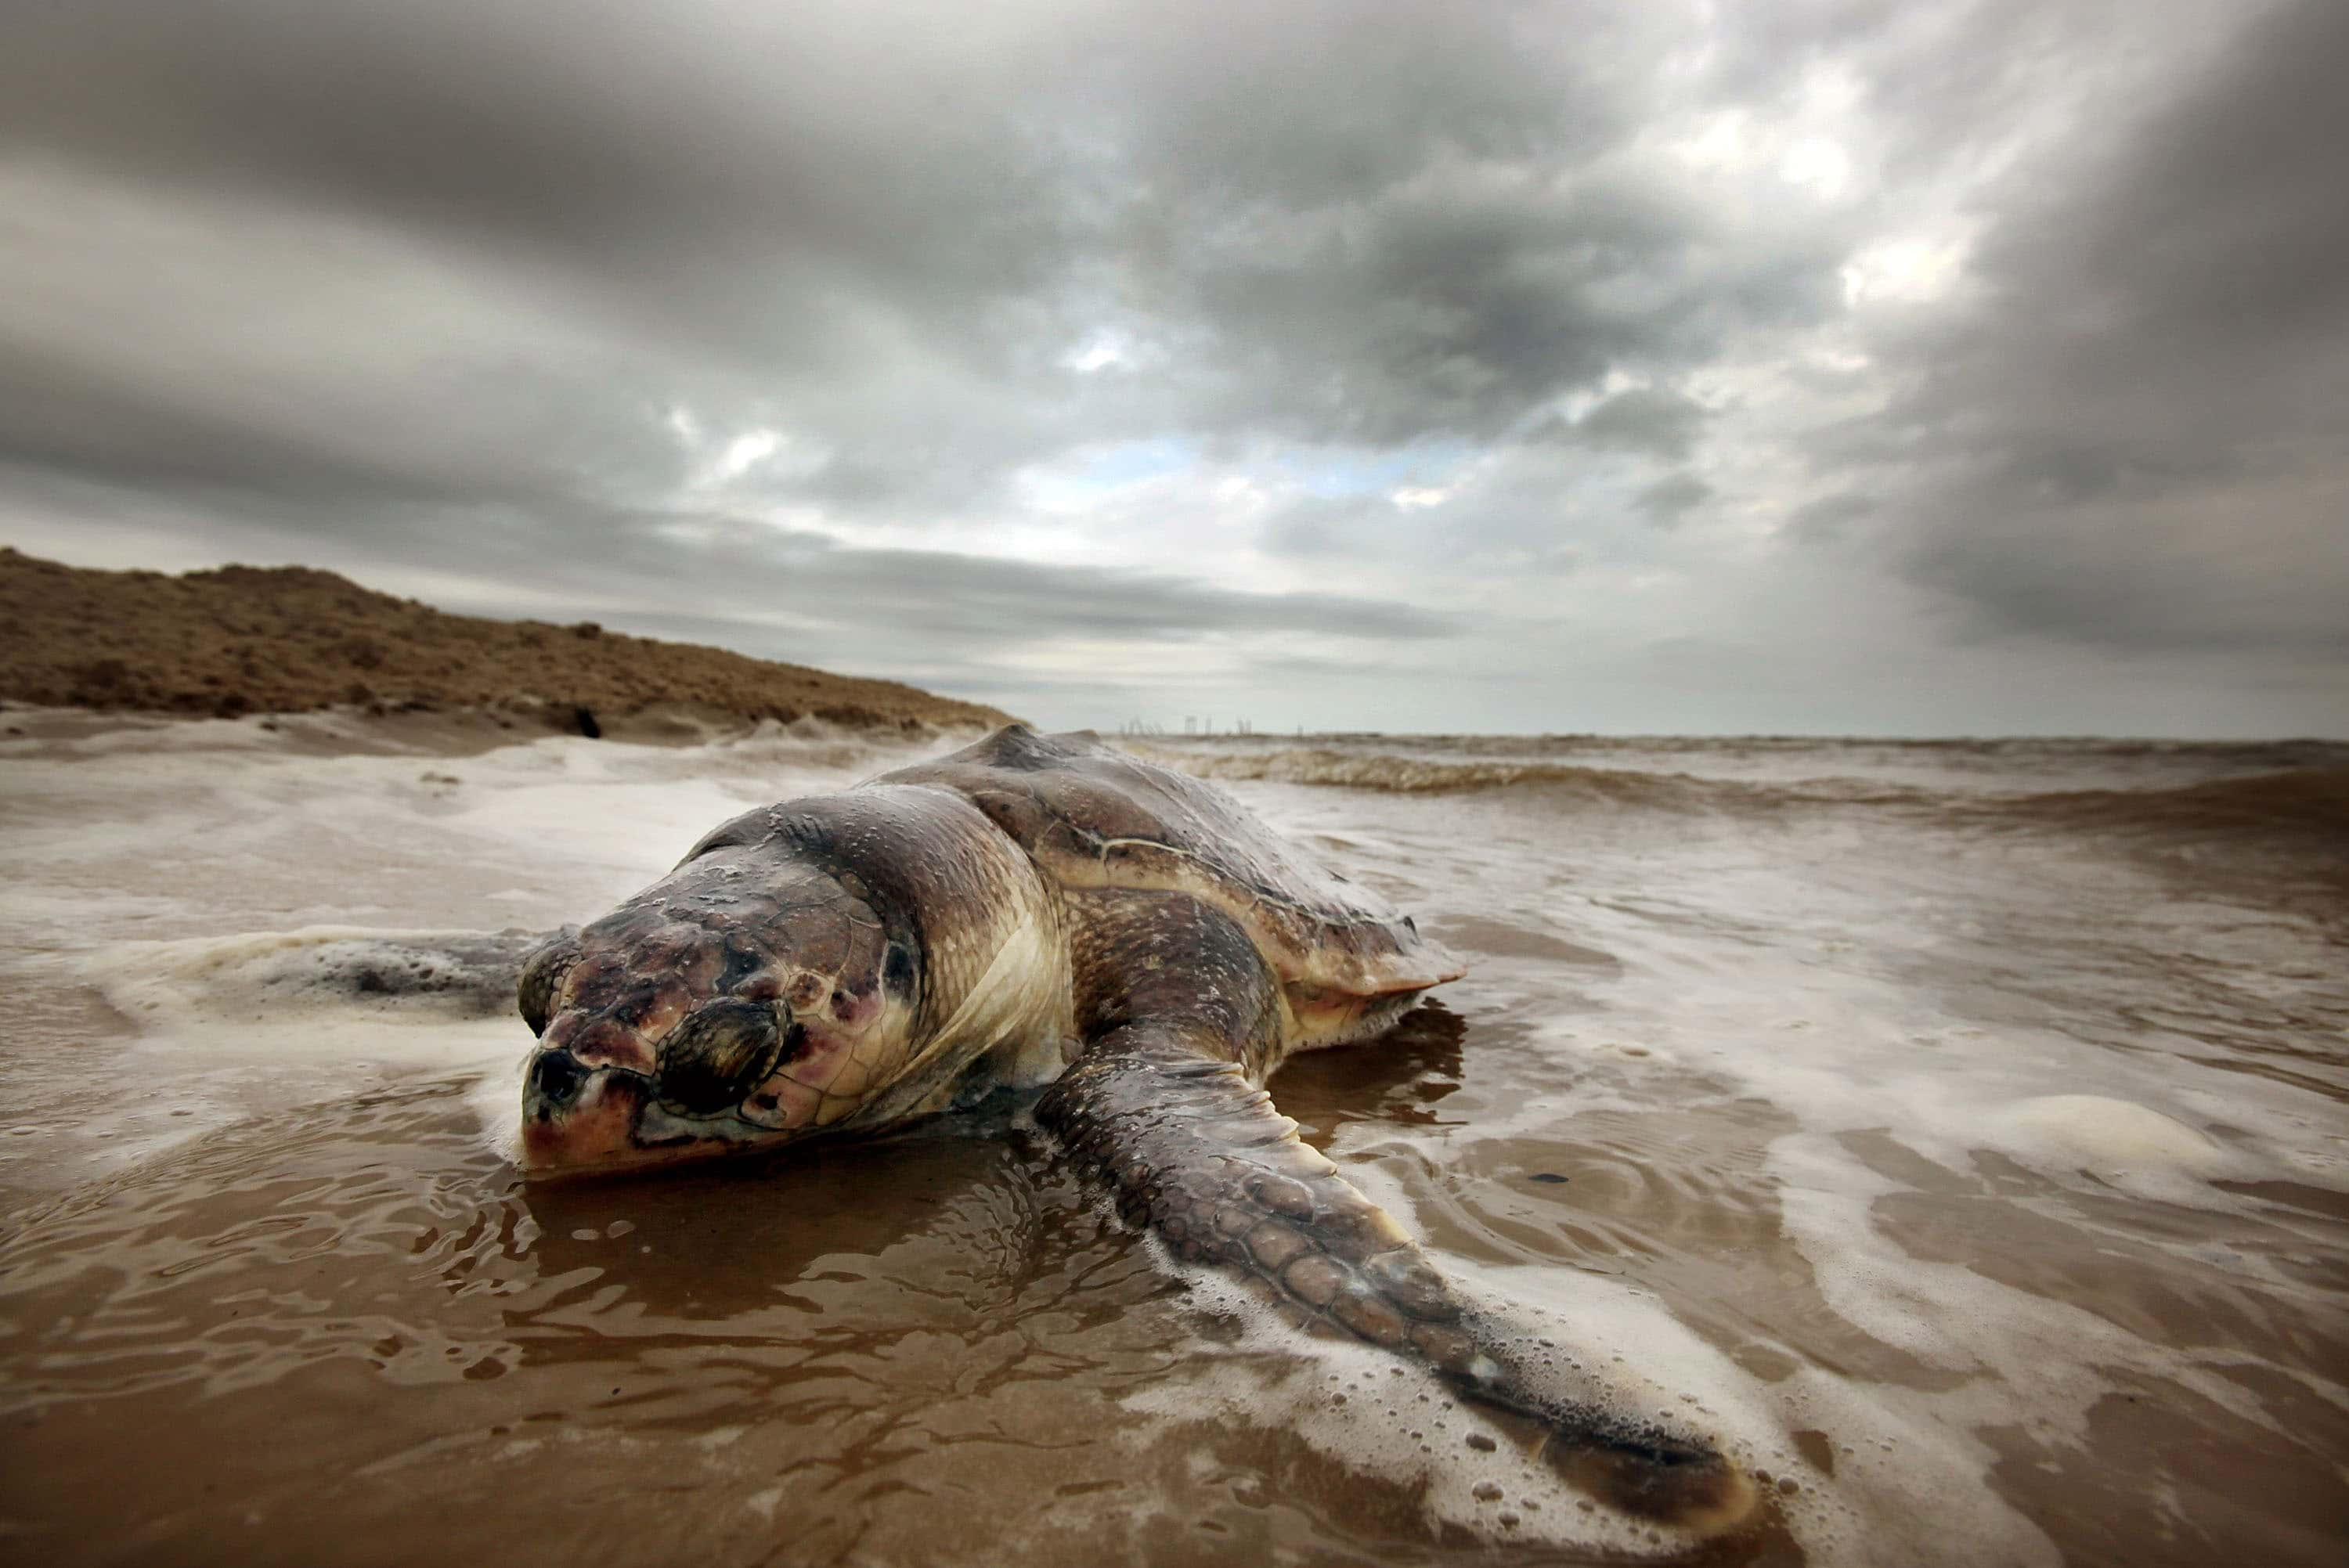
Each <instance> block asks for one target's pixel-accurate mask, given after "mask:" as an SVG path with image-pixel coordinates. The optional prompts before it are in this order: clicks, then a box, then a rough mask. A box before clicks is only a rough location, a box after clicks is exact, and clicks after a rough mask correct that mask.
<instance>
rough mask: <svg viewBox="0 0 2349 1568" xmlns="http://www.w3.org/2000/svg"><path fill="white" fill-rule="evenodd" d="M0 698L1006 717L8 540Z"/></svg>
mask: <svg viewBox="0 0 2349 1568" xmlns="http://www.w3.org/2000/svg"><path fill="white" fill-rule="evenodd" d="M0 699H5V700H7V701H11V702H17V703H26V704H32V705H36V706H40V707H85V708H95V709H100V710H106V711H143V712H152V713H167V714H183V715H189V716H207V717H236V716H238V715H242V714H248V713H306V712H312V711H316V710H317V709H321V708H328V707H354V708H357V709H361V710H363V711H366V712H368V713H371V714H374V715H377V716H383V715H387V714H397V713H409V714H413V713H419V712H450V711H453V710H458V709H476V710H481V711H484V712H487V713H491V714H494V715H498V716H500V717H501V718H502V721H504V722H508V723H512V724H515V725H518V726H523V727H546V728H555V729H580V730H585V731H586V732H588V733H597V732H601V731H603V730H606V729H611V728H612V727H613V726H614V725H615V724H617V725H618V726H619V727H620V730H619V731H617V732H616V733H619V732H626V731H628V730H631V729H643V728H647V727H657V724H658V723H661V722H669V723H676V722H679V721H685V720H700V721H703V722H709V721H717V722H721V723H722V722H728V721H738V722H746V723H747V722H756V721H759V720H761V719H775V720H781V721H782V722H785V723H789V722H791V721H792V720H795V719H801V718H815V719H820V720H823V721H825V722H827V723H831V724H836V725H842V726H846V727H854V728H860V729H895V730H912V729H919V728H926V727H936V728H963V727H990V728H991V727H994V726H996V725H999V724H1002V723H1004V722H1006V721H1007V717H1008V716H1007V715H1005V714H1003V713H1001V712H999V711H998V710H997V709H995V708H991V707H984V706H982V705H979V704H977V703H967V702H957V701H955V700H953V699H952V698H948V697H941V696H933V695H932V694H930V693H928V692H926V691H922V690H919V689H917V688H916V687H914V686H902V685H899V684H898V683H896V682H895V681H881V680H864V679H859V678H856V677H854V676H838V675H833V674H829V673H827V672H825V671H823V670H818V669H811V668H809V667H807V666H805V665H787V664H779V663H775V662H772V661H770V660H766V659H754V658H750V657H748V656H747V655H741V654H735V653H730V652H727V651H726V650H724V649H722V648H711V647H703V646H698V645H693V644H689V643H671V642H663V641H658V640H657V639H654V638H650V637H636V636H629V635H627V634H623V633H618V632H611V631H606V630H605V629H603V628H602V627H601V626H598V625H596V624H595V623H593V622H580V623H578V624H573V625H567V626H564V625H555V624H551V623H548V622H544V621H494V620H489V619H485V618H483V617H481V616H474V615H454V614H448V613H446V612H444V611H440V610H435V609H433V608H431V607H430V606H429V605H427V604H424V603H419V602H418V601H416V600H413V599H400V598H397V597H395V596H393V595H391V594H388V593H377V592H375V591H374V590H372V589H367V588H363V587H361V586H359V585H358V584H357V583H353V582H351V581H350V580H349V579H348V578H346V577H341V576H337V575H336V574H335V573H331V572H322V571H317V570H315V569H313V568H309V567H302V566H280V567H254V566H223V567H220V568H218V569H216V570H212V571H203V572H189V573H181V574H180V575H177V576H173V575H171V574H169V573H160V572H107V571H98V570H92V569H88V568H82V567H73V566H66V565H62V564H60V563H58V562H52V561H43V560H39V559H36V558H35V557H33V556H29V555H26V554H25V553H23V552H20V551H16V550H14V549H9V548H6V547H0ZM631 720H634V721H636V722H635V723H633V724H632V723H631V722H630V721H631ZM632 738H633V737H632Z"/></svg>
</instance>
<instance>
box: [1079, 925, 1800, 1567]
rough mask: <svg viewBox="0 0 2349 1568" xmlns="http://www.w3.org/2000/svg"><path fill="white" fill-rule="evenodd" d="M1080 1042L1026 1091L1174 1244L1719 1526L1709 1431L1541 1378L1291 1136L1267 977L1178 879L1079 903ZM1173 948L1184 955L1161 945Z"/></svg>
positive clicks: (1291, 1309)
mask: <svg viewBox="0 0 2349 1568" xmlns="http://www.w3.org/2000/svg"><path fill="white" fill-rule="evenodd" d="M1081 914H1082V918H1081V920H1080V921H1079V923H1078V925H1077V936H1076V953H1075V957H1076V960H1077V964H1076V978H1077V983H1078V1003H1079V1006H1078V1018H1079V1022H1080V1025H1081V1027H1083V1028H1084V1029H1085V1030H1086V1035H1087V1044H1086V1047H1085V1050H1084V1053H1083V1054H1082V1056H1081V1057H1079V1058H1078V1060H1077V1061H1076V1062H1074V1063H1073V1064H1071V1066H1070V1068H1069V1069H1068V1070H1067V1071H1066V1072H1065V1073H1063V1074H1062V1075H1061V1078H1060V1079H1059V1080H1058V1081H1057V1082H1056V1083H1054V1084H1053V1085H1052V1087H1051V1088H1049V1089H1048V1090H1046V1091H1045V1093H1044V1096H1043V1098H1042V1099H1040V1100H1039V1102H1038V1104H1037V1108H1036V1115H1037V1119H1038V1121H1039V1122H1040V1123H1041V1124H1042V1125H1043V1126H1044V1127H1045V1128H1046V1129H1047V1130H1050V1131H1051V1132H1052V1133H1054V1134H1055V1135H1056V1136H1058V1137H1059V1138H1060V1139H1061V1140H1062V1141H1063V1142H1064V1144H1065V1145H1066V1146H1067V1147H1068V1148H1069V1149H1070V1150H1071V1152H1073V1153H1074V1154H1075V1155H1077V1156H1078V1158H1080V1159H1081V1160H1082V1161H1084V1162H1085V1163H1087V1164H1088V1165H1089V1166H1091V1167H1092V1169H1093V1170H1094V1171H1096V1172H1098V1173H1099V1174H1100V1175H1101V1176H1102V1177H1103V1178H1105V1179H1106V1180H1107V1181H1110V1182H1111V1183H1112V1185H1113V1186H1114V1187H1115V1188H1116V1190H1117V1194H1118V1202H1119V1206H1120V1208H1121V1210H1122V1211H1123V1212H1124V1213H1125V1214H1126V1216H1127V1217H1128V1218H1129V1219H1130V1220H1133V1222H1137V1223H1146V1224H1148V1225H1149V1226H1151V1227H1152V1228H1153V1229H1154V1230H1155V1231H1156V1232H1157V1233H1158V1234H1159V1235H1160V1236H1161V1237H1163V1238H1164V1240H1165V1242H1166V1243H1167V1244H1168V1245H1169V1246H1170V1247H1171V1248H1172V1249H1173V1250H1174V1252H1175V1253H1177V1254H1179V1255H1180V1256H1182V1257H1184V1258H1185V1259H1188V1260H1191V1261H1194V1262H1200V1263H1213V1264H1223V1265H1225V1266H1227V1267H1231V1268H1235V1269H1237V1270H1238V1271H1239V1272H1241V1273H1242V1274H1245V1275H1246V1276H1248V1277H1250V1278H1252V1279H1254V1280H1255V1281H1257V1282H1258V1284H1260V1286H1261V1287H1263V1288H1265V1289H1266V1290H1267V1292H1268V1294H1269V1295H1272V1296H1273V1297H1274V1299H1276V1300H1277V1301H1278V1303H1279V1304H1281V1305H1282V1306H1283V1307H1284V1308H1286V1309H1287V1311H1288V1313H1290V1314H1291V1315H1295V1316H1297V1317H1299V1319H1300V1320H1304V1321H1310V1322H1318V1323H1319V1324H1323V1325H1327V1326H1330V1327H1333V1328H1335V1329H1338V1330H1341V1331H1343V1332H1345V1333H1347V1334H1350V1335H1351V1336H1355V1337H1358V1338H1361V1339H1364V1340H1368V1341H1369V1342H1370V1343H1371V1344H1373V1345H1376V1346H1381V1347H1382V1348H1384V1349H1387V1350H1390V1351H1392V1352H1394V1353H1395V1354H1397V1355H1399V1356H1402V1357H1406V1358H1408V1359H1412V1360H1414V1361H1418V1362H1420V1363H1422V1364H1423V1365H1425V1366H1426V1367H1429V1368H1431V1369H1432V1370H1433V1371H1434V1372H1435V1373H1437V1374H1438V1375H1439V1376H1440V1377H1443V1378H1444V1381H1445V1382H1446V1383H1448V1384H1450V1385H1451V1386H1452V1387H1454V1388H1455V1389H1456V1390H1457V1391H1458V1392H1459V1393H1460V1394H1461V1395H1462V1396H1463V1397H1464V1398H1468V1399H1471V1400H1474V1401H1475V1402H1477V1403H1479V1404H1483V1405H1486V1406H1491V1407H1495V1408H1499V1409H1502V1410H1506V1411H1511V1412H1514V1413H1516V1415H1518V1416H1521V1417H1526V1418H1531V1419H1532V1420H1533V1421H1534V1422H1535V1423H1537V1426H1538V1427H1539V1428H1540V1429H1541V1430H1542V1433H1543V1436H1542V1438H1541V1441H1542V1444H1543V1448H1544V1452H1545V1454H1546V1456H1547V1458H1548V1459H1549V1460H1551V1462H1553V1463H1554V1464H1555V1465H1557V1468H1558V1469H1559V1470H1561V1471H1563V1472H1564V1473H1565V1474H1566V1475H1567V1476H1568V1479H1570V1480H1574V1481H1575V1482H1577V1483H1578V1484H1579V1485H1581V1486H1583V1487H1585V1488H1586V1489H1587V1490H1589V1491H1593V1492H1595V1493H1597V1494H1598V1495H1599V1496H1600V1497H1602V1498H1603V1499H1605V1500H1606V1501H1609V1502H1610V1503H1612V1504H1613V1505H1615V1506H1616V1507H1618V1508H1620V1509H1622V1510H1624V1511H1627V1512H1630V1513H1633V1514H1636V1515H1639V1516H1640V1517H1642V1518H1647V1519H1653V1520H1657V1521H1660V1522H1671V1523H1673V1524H1675V1525H1679V1526H1682V1527H1684V1528H1688V1529H1692V1530H1695V1531H1698V1532H1714V1531H1719V1530H1723V1529H1727V1528H1730V1527H1732V1526H1734V1525H1735V1524H1737V1523H1739V1522H1743V1521H1744V1519H1745V1518H1747V1517H1748V1516H1749V1515H1750V1514H1751V1513H1752V1511H1753V1510H1754V1504H1755V1502H1756V1501H1757V1494H1756V1492H1755V1491H1754V1485H1753V1483H1752V1482H1751V1481H1750V1480H1747V1479H1746V1477H1745V1476H1744V1474H1743V1473H1742V1472H1741V1471H1740V1470H1738V1469H1737V1468H1736V1467H1735V1466H1734V1465H1733V1464H1731V1463H1730V1462H1729V1461H1728V1460H1725V1459H1723V1457H1722V1455H1721V1454H1720V1453H1719V1451H1718V1450H1717V1449H1714V1448H1713V1446H1712V1445H1711V1444H1710V1443H1709V1442H1707V1441H1705V1440H1704V1439H1702V1438H1701V1437H1697V1436H1695V1435H1693V1434H1692V1433H1689V1432H1685V1431H1674V1430H1668V1429H1664V1428H1663V1427H1661V1425H1659V1424H1656V1423H1651V1422H1645V1421H1641V1420H1639V1419H1637V1418H1630V1417H1626V1416H1623V1415H1620V1414H1618V1413H1616V1412H1614V1411H1610V1410H1608V1409H1605V1408H1600V1407H1599V1406H1596V1405H1593V1404H1590V1403H1588V1402H1584V1401H1580V1400H1577V1399H1573V1398H1567V1397H1562V1396H1560V1395H1557V1394H1555V1393H1551V1392H1548V1391H1546V1390H1545V1389H1544V1387H1543V1386H1542V1385H1543V1382H1544V1380H1545V1379H1544V1377H1543V1376H1542V1375H1541V1374H1540V1373H1539V1372H1537V1370H1536V1369H1535V1368H1534V1367H1531V1366H1530V1365H1528V1363H1527V1362H1526V1357H1524V1355H1523V1353H1522V1352H1521V1351H1520V1350H1519V1349H1518V1348H1517V1345H1518V1343H1519V1342H1520V1341H1521V1339H1522V1336H1521V1335H1520V1334H1518V1333H1516V1332H1514V1331H1512V1330H1511V1329H1510V1328H1508V1327H1506V1326H1504V1325H1502V1324H1501V1323H1500V1322H1498V1321H1497V1320H1496V1319H1495V1316H1494V1315H1492V1314H1491V1313H1489V1312H1488V1311H1486V1310H1485V1309H1484V1308H1482V1307H1480V1306H1479V1305H1475V1303H1472V1302H1471V1301H1469V1300H1468V1299H1466V1298H1465V1297H1464V1295H1463V1294H1462V1293H1461V1292H1460V1291H1459V1290H1458V1289H1457V1288H1456V1287H1455V1286H1454V1284H1452V1283H1451V1282H1450V1281H1449V1280H1447V1279H1445V1278H1444V1275H1443V1274H1441V1273H1440V1272H1439V1271H1438V1270H1437V1269H1436V1268H1435V1266H1434V1265H1433V1264H1432V1263H1430V1262H1429V1260H1428V1258H1427V1256H1426V1254H1425V1253H1423V1251H1422V1250H1421V1249H1420V1247H1419V1245H1418V1243H1415V1242H1414V1241H1413V1239H1412V1238H1411V1236H1410V1235H1409V1234H1408V1233H1405V1232H1404V1230H1403V1229H1402V1226H1401V1225H1399V1224H1398V1223H1396V1222H1395V1220H1394V1219H1393V1217H1392V1216H1391V1215H1390V1214H1388V1213H1387V1212H1386V1211H1384V1210H1383V1209H1381V1208H1380V1207H1379V1206H1378V1205H1377V1204H1375V1203H1373V1202H1371V1201H1370V1200H1369V1199H1367V1198H1365V1197H1363V1196H1362V1194H1361V1192H1360V1191H1356V1190H1355V1188H1354V1187H1353V1186H1352V1184H1351V1183H1350V1182H1348V1181H1346V1180H1345V1179H1344V1178H1343V1177H1342V1176H1340V1174H1339V1173H1338V1168H1337V1167H1336V1166H1335V1165H1334V1164H1332V1163H1331V1162H1330V1161H1329V1160H1328V1159H1327V1158H1325V1157H1324V1156H1322V1155H1321V1154H1320V1153H1319V1152H1318V1151H1317V1150H1313V1149H1312V1148H1310V1147H1309V1146H1308V1145H1306V1144H1305V1143H1304V1142H1302V1141H1301V1140H1299V1138H1298V1137H1297V1124H1296V1123H1295V1122H1294V1121H1291V1120H1290V1119H1288V1118H1287V1117H1285V1116H1283V1115H1281V1114H1280V1113H1279V1112H1278V1110H1276V1109H1273V1105H1272V1100H1271V1097H1270V1096H1269V1095H1268V1094H1267V1093H1266V1092H1265V1091H1264V1090H1263V1089H1262V1088H1259V1087H1257V1083H1256V1082H1255V1081H1254V1078H1255V1077H1256V1076H1257V1072H1259V1071H1260V1070H1261V1069H1260V1064H1261V1063H1262V1062H1264V1061H1265V1060H1266V1059H1267V1058H1268V1056H1269V1055H1270V1054H1271V1052H1272V1046H1271V1044H1270V1041H1271V1040H1272V1039H1273V1038H1275V1037H1276V1036H1277V1032H1278V1026H1279V1010H1280V1008H1281V1006H1282V1000H1281V993H1280V988H1279V985H1278V981H1277V980H1276V978H1275V977H1274V975H1272V974H1271V973H1270V971H1269V970H1268V967H1267V966H1266V965H1265V964H1264V961H1263V960H1262V958H1261V957H1260V956H1259V955H1258V954H1257V950H1256V948H1255V946H1254V944H1252V943H1251V942H1250V941H1249V940H1248V938H1247V935H1246V934H1244V933H1243V932H1241V931H1240V930H1239V929H1238V928H1237V926H1236V925H1235V924H1234V923H1233V922H1231V921H1230V920H1229V919H1228V918H1226V916H1225V915H1223V914H1222V913H1220V912H1219V911H1216V910H1214V909H1211V908H1209V907H1207V906H1206V904H1204V903H1200V902H1199V901H1197V900H1195V899H1192V898H1188V897H1185V896H1183V895H1181V894H1167V893H1118V894H1108V895H1093V896H1092V897H1089V898H1087V899H1085V900H1083V903H1082V909H1081ZM1178 953H1179V954H1181V955H1182V962H1181V963H1180V964H1164V963H1159V964H1154V963H1152V962H1151V959H1152V958H1153V957H1154V956H1156V955H1160V954H1164V955H1168V956H1171V955H1173V954H1178Z"/></svg>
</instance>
